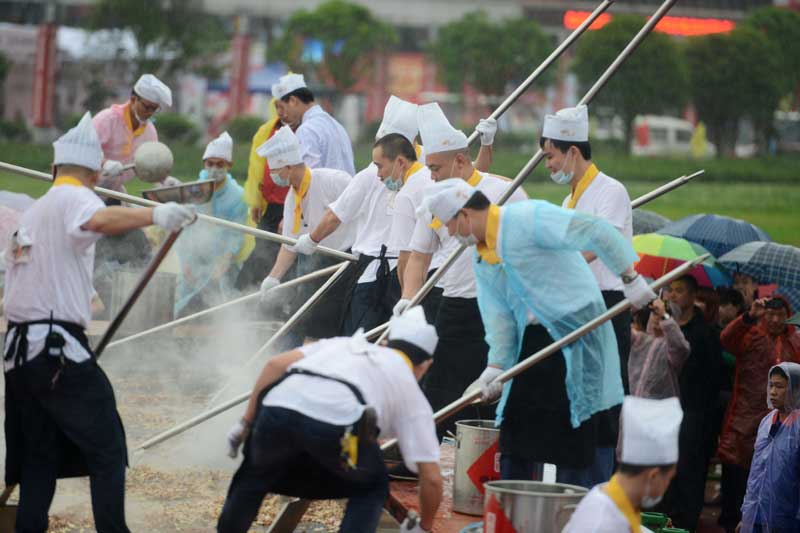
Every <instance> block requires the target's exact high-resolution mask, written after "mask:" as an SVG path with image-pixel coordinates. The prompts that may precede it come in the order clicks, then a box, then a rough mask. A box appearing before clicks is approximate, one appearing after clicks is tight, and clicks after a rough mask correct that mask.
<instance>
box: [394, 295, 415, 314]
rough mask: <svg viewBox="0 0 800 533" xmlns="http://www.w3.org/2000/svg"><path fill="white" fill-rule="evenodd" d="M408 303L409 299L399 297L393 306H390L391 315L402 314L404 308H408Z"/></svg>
mask: <svg viewBox="0 0 800 533" xmlns="http://www.w3.org/2000/svg"><path fill="white" fill-rule="evenodd" d="M410 303H411V300H409V299H408V298H402V299H400V300H399V301H398V302H397V303H396V304H394V307H393V308H392V315H394V316H400V315H402V314H403V312H405V310H406V309H408V304H410Z"/></svg>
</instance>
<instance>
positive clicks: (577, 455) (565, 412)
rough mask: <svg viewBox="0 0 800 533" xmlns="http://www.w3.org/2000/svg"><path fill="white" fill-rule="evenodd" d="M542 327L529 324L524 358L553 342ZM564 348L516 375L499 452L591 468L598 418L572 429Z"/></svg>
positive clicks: (528, 458) (523, 347)
mask: <svg viewBox="0 0 800 533" xmlns="http://www.w3.org/2000/svg"><path fill="white" fill-rule="evenodd" d="M553 342H554V341H553V338H552V337H551V336H550V334H549V333H548V332H547V330H546V329H545V328H544V327H543V326H541V325H538V324H537V325H529V326H528V327H527V328H526V329H525V335H524V337H523V340H522V349H521V352H520V360H522V359H524V358H526V357H528V356H529V355H532V354H534V353H536V352H538V351H539V350H541V349H542V348H545V347H546V346H548V345H550V344H552V343H553ZM566 374H567V367H566V363H565V362H564V355H563V353H562V352H561V351H560V350H559V351H558V352H555V353H553V354H551V355H550V356H549V357H547V358H545V359H544V360H543V361H541V362H540V363H537V364H536V365H535V366H533V367H531V368H529V369H528V370H526V371H525V372H523V373H521V374H520V375H518V376H517V377H515V378H514V381H513V382H512V384H511V392H510V393H509V396H508V400H507V401H506V405H505V409H504V411H503V422H502V424H501V425H500V452H501V453H503V454H508V455H514V456H517V457H522V458H524V459H525V460H528V461H531V462H536V463H552V464H556V465H560V466H563V467H567V468H587V467H589V466H591V465H592V464H593V463H594V456H595V447H596V445H597V428H596V425H597V423H596V420H595V418H594V417H592V418H590V419H589V420H586V421H585V422H583V423H582V424H581V425H580V426H579V427H577V428H573V427H572V424H571V423H570V408H569V406H570V403H569V398H568V397H567V387H566V385H565V379H566Z"/></svg>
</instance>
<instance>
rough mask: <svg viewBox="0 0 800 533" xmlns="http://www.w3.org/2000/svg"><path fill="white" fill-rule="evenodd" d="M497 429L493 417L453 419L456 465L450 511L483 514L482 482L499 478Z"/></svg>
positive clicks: (498, 437)
mask: <svg viewBox="0 0 800 533" xmlns="http://www.w3.org/2000/svg"><path fill="white" fill-rule="evenodd" d="M499 440H500V430H499V429H498V428H496V427H495V423H494V420H461V421H459V422H456V446H457V448H456V468H455V476H454V477H453V510H454V511H456V512H458V513H464V514H471V515H477V516H481V515H483V496H484V492H485V491H484V488H483V485H484V483H486V482H487V481H494V480H498V479H500V450H499V448H498V441H499Z"/></svg>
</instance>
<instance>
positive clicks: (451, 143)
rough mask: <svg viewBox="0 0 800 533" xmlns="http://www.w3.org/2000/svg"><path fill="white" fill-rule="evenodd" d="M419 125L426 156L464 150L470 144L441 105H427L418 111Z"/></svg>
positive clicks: (420, 107)
mask: <svg viewBox="0 0 800 533" xmlns="http://www.w3.org/2000/svg"><path fill="white" fill-rule="evenodd" d="M417 125H418V126H419V135H420V137H422V145H423V146H424V147H425V153H426V154H436V153H439V152H449V151H451V150H463V149H464V148H466V147H467V146H469V144H468V143H467V136H466V135H464V132H463V131H460V130H457V129H455V128H454V127H453V126H451V125H450V122H449V121H448V120H447V117H446V116H444V113H443V112H442V109H441V108H440V107H439V104H437V103H435V102H434V103H432V104H425V105H421V106H419V108H418V109H417Z"/></svg>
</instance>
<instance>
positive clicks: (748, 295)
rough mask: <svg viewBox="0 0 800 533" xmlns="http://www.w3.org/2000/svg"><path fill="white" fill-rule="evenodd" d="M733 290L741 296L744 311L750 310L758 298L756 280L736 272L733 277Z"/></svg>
mask: <svg viewBox="0 0 800 533" xmlns="http://www.w3.org/2000/svg"><path fill="white" fill-rule="evenodd" d="M733 288H734V290H736V291H739V294H741V295H742V298H743V299H744V307H745V309H750V307H751V306H752V305H753V301H754V300H755V299H756V298H757V297H758V283H756V280H755V279H753V277H752V276H748V275H747V274H741V273H739V272H737V273H735V274H734V275H733Z"/></svg>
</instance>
